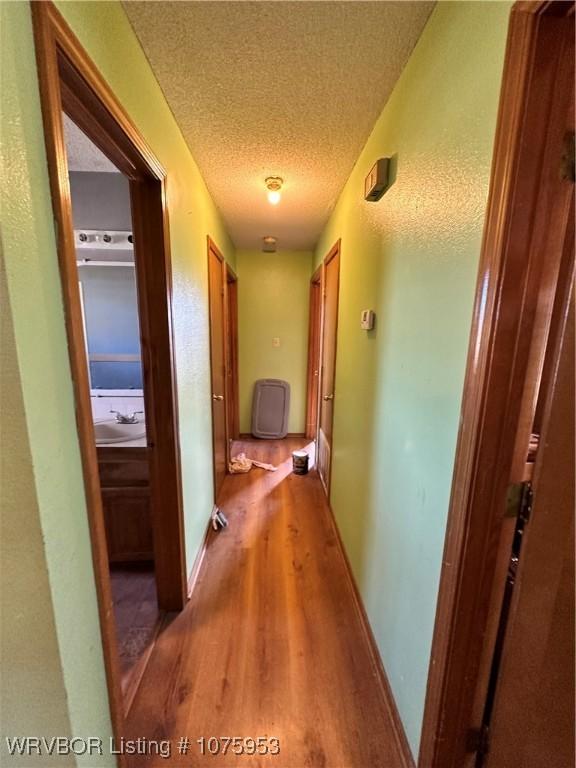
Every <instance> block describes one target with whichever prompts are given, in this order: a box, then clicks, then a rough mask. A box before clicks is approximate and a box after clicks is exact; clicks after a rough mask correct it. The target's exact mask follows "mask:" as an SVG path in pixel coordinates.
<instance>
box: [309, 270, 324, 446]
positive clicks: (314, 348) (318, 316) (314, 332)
mask: <svg viewBox="0 0 576 768" xmlns="http://www.w3.org/2000/svg"><path fill="white" fill-rule="evenodd" d="M316 291H319V296H318V306H317V307H316V306H315V292H316ZM316 339H317V344H316ZM321 355H322V265H320V266H319V267H318V269H317V270H316V271H315V272H314V274H313V275H312V279H311V280H310V310H309V320H308V372H307V377H306V378H307V386H306V437H307V438H308V439H310V440H316V438H317V432H318V406H319V402H320V400H319V397H320V368H321V365H322V357H321ZM315 370H317V371H318V375H316V376H315V375H314V371H315Z"/></svg>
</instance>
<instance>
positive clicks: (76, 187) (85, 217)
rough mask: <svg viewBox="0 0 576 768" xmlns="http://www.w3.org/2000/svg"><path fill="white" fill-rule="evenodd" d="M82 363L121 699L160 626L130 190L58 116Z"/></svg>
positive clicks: (115, 170)
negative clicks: (71, 230)
mask: <svg viewBox="0 0 576 768" xmlns="http://www.w3.org/2000/svg"><path fill="white" fill-rule="evenodd" d="M62 119H63V125H64V136H65V142H66V155H67V158H68V178H69V182H70V200H71V205H72V221H73V225H74V246H75V250H76V264H77V267H78V288H79V292H80V305H81V309H82V324H83V332H84V339H85V348H86V366H87V372H88V379H89V385H90V402H91V411H92V422H93V425H94V438H95V443H96V452H97V456H98V471H99V477H100V490H101V497H102V507H103V512H104V528H105V533H106V550H107V554H108V563H109V569H110V583H111V589H112V604H113V608H114V618H115V623H116V638H117V645H118V657H119V662H120V671H121V676H122V690H123V693H124V696H125V697H126V698H128V699H129V700H131V698H132V694H133V692H134V691H135V682H136V681H137V679H138V676H139V675H138V673H139V670H140V669H141V668H142V666H143V662H144V659H145V657H146V655H147V653H148V652H149V650H150V649H151V647H152V645H153V642H154V639H155V636H156V634H157V632H158V630H159V627H160V624H161V612H160V611H159V607H158V595H157V589H156V575H155V570H154V533H153V529H152V510H151V497H150V458H151V455H150V454H151V449H150V448H149V446H148V440H147V433H146V410H147V409H146V403H147V401H148V398H147V397H145V391H144V381H143V375H142V355H141V349H142V344H141V336H142V328H141V323H140V314H139V308H138V290H137V274H136V271H137V266H136V260H135V256H134V237H133V232H132V209H131V204H130V184H129V181H128V179H127V178H126V177H125V176H124V175H123V174H122V173H120V171H119V169H118V168H117V167H116V166H115V165H114V164H113V163H112V162H110V160H108V158H107V157H106V156H105V155H104V154H103V153H102V152H101V151H100V150H99V149H98V147H97V146H96V145H95V144H93V143H92V142H91V141H90V139H89V138H88V137H87V136H86V134H85V133H84V132H83V131H82V130H81V129H80V128H79V127H78V126H77V125H76V124H75V123H74V122H73V121H72V120H71V119H70V118H69V117H68V115H66V114H65V113H63V115H62Z"/></svg>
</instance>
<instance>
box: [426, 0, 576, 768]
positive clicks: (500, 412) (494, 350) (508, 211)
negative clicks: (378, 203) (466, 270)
mask: <svg viewBox="0 0 576 768" xmlns="http://www.w3.org/2000/svg"><path fill="white" fill-rule="evenodd" d="M573 14H574V3H562V2H518V3H516V4H515V6H514V7H513V9H512V11H511V15H510V24H509V30H508V42H507V49H506V56H505V64H504V73H503V81H502V89H501V95H500V106H499V116H498V125H497V130H496V137H495V145H494V157H493V164H492V175H491V183H490V194H489V200H488V206H487V214H486V223H485V229H484V238H483V244H482V250H481V257H480V267H479V274H478V282H477V289H476V297H475V305H474V313H473V323H472V331H471V336H470V345H469V351H468V361H467V369H466V377H465V384H464V394H463V402H462V409H461V418H460V429H459V435H458V443H457V450H456V460H455V468H454V475H453V481H452V494H451V500H450V507H449V514H448V524H447V531H446V539H445V548H444V556H443V565H442V572H441V580H440V590H439V596H438V605H437V611H436V623H435V629H434V637H433V644H432V653H431V660H430V667H429V676H428V687H427V694H426V704H425V711H424V722H423V729H422V739H421V746H420V754H419V760H418V765H419V766H420V768H459V766H461V765H462V764H463V756H464V754H466V753H467V750H466V744H465V740H466V731H467V728H468V727H469V724H470V718H471V713H472V709H473V703H474V697H475V691H476V689H477V686H478V683H479V680H480V677H479V675H480V674H481V669H480V657H481V652H482V648H483V643H484V642H485V640H484V638H485V632H486V630H487V623H488V618H489V606H490V603H491V599H492V590H493V586H494V575H495V570H496V558H497V553H496V552H495V550H496V549H497V544H498V541H499V536H500V532H501V531H502V526H503V512H504V502H505V498H506V491H507V486H508V483H509V481H510V477H511V470H512V467H513V465H514V460H515V450H516V451H517V448H515V442H516V441H515V437H516V434H517V431H518V425H519V423H520V417H521V400H522V397H523V392H524V384H525V381H526V376H527V372H528V363H529V352H530V343H531V338H532V333H533V330H534V327H535V316H536V305H537V301H538V295H539V288H540V285H539V282H538V280H539V275H540V270H541V268H542V267H543V264H544V260H545V254H543V253H542V252H541V251H539V249H538V248H537V247H536V245H537V241H538V236H539V235H540V234H541V232H540V231H539V230H538V231H536V227H535V225H534V220H535V216H533V215H532V214H533V212H534V211H535V208H536V205H537V201H538V194H539V192H540V185H539V179H540V172H541V168H542V164H543V159H544V153H545V151H546V146H547V142H546V139H547V136H548V130H549V110H548V109H547V105H548V104H550V100H551V94H552V92H553V89H554V83H555V74H556V72H557V69H556V67H557V66H559V65H560V54H559V53H558V51H556V50H555V45H554V38H553V36H552V35H551V32H550V27H551V26H552V25H554V24H557V23H559V21H558V19H562V17H566V16H569V15H572V16H573ZM556 47H557V46H556ZM568 64H569V62H568ZM538 65H541V66H540V67H539V66H538ZM559 163H560V158H559ZM572 199H573V198H572ZM534 243H536V245H534ZM524 447H525V448H527V446H524Z"/></svg>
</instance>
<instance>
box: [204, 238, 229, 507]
mask: <svg viewBox="0 0 576 768" xmlns="http://www.w3.org/2000/svg"><path fill="white" fill-rule="evenodd" d="M224 284H225V266H224V259H223V257H222V254H221V253H220V251H219V250H218V249H217V248H216V246H215V245H214V243H213V242H212V241H211V240H210V239H209V240H208V294H209V303H210V309H209V316H210V369H211V384H212V391H211V402H212V446H213V452H214V497H215V499H216V500H217V498H218V493H219V491H220V488H221V487H222V482H223V480H224V477H225V476H226V460H227V435H226V335H225V328H226V325H225V322H226V321H225V303H224V294H225V291H224Z"/></svg>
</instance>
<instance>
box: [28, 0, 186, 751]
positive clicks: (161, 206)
mask: <svg viewBox="0 0 576 768" xmlns="http://www.w3.org/2000/svg"><path fill="white" fill-rule="evenodd" d="M32 13H33V22H34V33H35V42H36V55H37V61H38V71H39V78H40V95H41V104H42V111H43V117H44V133H45V140H46V149H47V158H48V166H49V175H50V184H51V192H52V202H53V209H54V216H55V221H56V224H57V226H56V232H57V235H58V257H59V265H60V275H61V283H62V297H63V304H64V310H65V318H66V330H67V335H68V348H69V357H70V367H71V374H72V380H73V384H74V395H75V402H76V416H77V427H78V438H79V446H80V452H81V458H82V466H83V475H84V485H85V492H86V506H87V512H88V522H89V526H90V536H91V543H92V555H93V564H94V575H95V583H96V588H97V594H98V605H99V613H100V625H101V630H102V647H103V654H104V660H105V664H106V673H107V682H108V692H109V700H110V711H111V717H112V723H113V728H114V733H115V736H116V737H117V738H120V737H122V735H123V733H124V717H125V712H126V711H127V708H128V707H129V705H130V701H131V697H132V695H133V692H134V690H133V689H130V687H129V686H128V687H127V686H126V684H124V686H123V684H122V682H123V681H122V674H121V671H122V668H123V667H124V669H125V670H126V667H127V666H129V665H130V660H129V658H128V656H129V655H130V653H132V654H133V656H134V658H137V657H139V658H140V659H141V660H142V659H145V654H142V653H140V651H142V650H143V649H144V647H147V646H146V644H145V643H143V641H142V638H139V637H136V636H135V635H134V633H132V636H129V637H125V638H124V641H125V643H126V647H125V649H124V653H122V652H121V650H122V649H121V647H120V646H121V643H122V642H123V641H122V640H121V643H120V644H119V642H118V636H117V629H121V628H120V627H119V626H118V625H119V623H120V622H119V620H118V617H119V616H120V615H121V614H120V613H119V610H118V607H119V604H120V603H122V602H123V603H125V604H128V606H129V607H130V609H132V608H133V609H134V612H133V614H132V615H130V616H128V614H129V613H130V611H125V614H124V620H125V623H126V625H127V626H128V627H130V626H132V627H136V628H138V627H140V629H144V630H145V631H146V632H148V633H150V627H151V626H153V627H154V628H157V627H158V622H157V621H156V619H157V618H158V612H159V611H178V610H181V609H182V608H183V607H184V605H185V602H186V599H187V590H186V568H185V554H184V539H183V520H182V492H181V478H180V451H179V441H178V417H177V400H176V376H175V361H174V350H173V342H172V316H171V300H172V299H171V295H172V287H171V272H170V256H169V240H168V228H167V227H168V223H167V216H166V209H165V183H166V178H165V172H164V171H163V169H162V167H161V166H160V164H159V163H158V161H157V160H156V158H155V157H154V156H153V154H152V153H151V151H150V149H149V148H148V146H147V145H146V142H145V141H144V139H143V138H142V136H141V135H140V134H139V132H138V131H137V129H136V127H135V126H134V125H133V124H132V122H131V121H130V119H129V118H128V117H127V115H126V114H125V112H124V111H123V109H122V107H121V106H120V104H119V103H118V102H117V101H116V98H115V96H114V95H113V94H112V92H111V91H110V90H109V88H108V86H107V84H106V82H105V81H104V80H103V78H102V77H101V75H100V74H99V73H98V71H97V70H96V68H95V67H94V65H93V63H92V62H91V61H90V59H89V58H88V56H87V54H86V52H85V51H84V50H83V49H82V47H81V46H80V44H79V42H78V40H77V39H76V38H75V36H74V35H73V33H72V32H71V30H70V29H69V28H68V26H67V25H66V24H65V22H64V21H63V19H62V17H61V16H60V14H59V13H58V11H57V9H56V8H55V7H54V6H53V5H52V4H50V3H35V4H33V6H32ZM67 132H68V133H70V132H72V133H73V135H74V136H75V137H76V140H77V141H78V142H80V143H84V146H85V148H86V147H88V148H89V149H90V151H92V152H93V153H95V157H96V158H97V159H98V161H99V162H102V163H104V164H105V165H106V164H108V166H109V167H108V168H107V169H100V172H101V174H106V173H107V174H108V178H107V180H106V179H104V178H102V176H99V177H98V178H97V177H96V176H90V175H88V176H87V177H84V178H82V177H78V176H75V174H76V173H83V171H82V170H74V168H73V166H72V164H71V163H70V158H71V156H72V154H73V144H74V141H73V139H72V140H71V139H70V137H69V136H67ZM94 162H95V160H94ZM110 166H111V167H110ZM112 179H113V181H112ZM102 185H104V188H105V190H104V192H103V194H102V195H101V197H103V198H105V199H104V200H103V202H105V203H106V206H108V208H109V209H110V210H109V211H108V214H109V215H112V214H113V215H115V216H116V217H117V218H116V219H114V220H112V219H111V220H110V221H107V222H104V221H103V220H101V221H100V222H99V221H95V220H88V219H83V218H82V216H84V214H86V210H85V209H83V202H82V200H84V199H88V200H90V195H87V196H86V194H85V192H82V188H83V187H90V188H91V189H92V192H94V191H95V190H96V188H98V187H100V188H101V189H102V188H103V186H102ZM94 199H95V197H94V195H92V203H91V204H90V205H89V206H88V210H89V212H90V213H91V215H92V214H94V205H93V202H94ZM122 216H123V218H122ZM118 217H119V218H118ZM79 262H80V266H79ZM112 275H114V278H113V279H111V276H112ZM112 294H114V296H115V299H116V308H115V310H114V312H115V313H116V314H114V313H112V312H111V311H109V310H110V307H111V304H112V303H113V302H112V301H111V299H112V298H113V296H112ZM104 299H106V303H105V304H103V300H104ZM112 314H114V318H115V319H114V321H113V322H112V321H111V316H107V315H112ZM105 328H108V329H109V330H110V334H109V338H106V336H105V335H104V336H103V335H102V332H103V329H105ZM120 331H121V333H120ZM112 338H113V339H114V343H110V344H108V342H111V339H112ZM110 392H112V393H113V395H110V394H109V393H110ZM95 393H96V394H95ZM120 393H121V394H120ZM111 410H114V411H117V412H118V413H115V414H111V413H110V411H111ZM139 411H144V412H145V413H143V414H141V413H139ZM104 449H105V451H104ZM103 453H105V454H106V455H105V456H103ZM146 510H147V511H148V515H146ZM146 519H147V520H148V522H147V524H146ZM151 563H153V570H152V569H151V567H150V564H151ZM121 568H124V569H125V571H126V572H125V573H122V572H120V575H119V576H118V578H115V575H114V572H112V574H111V570H112V571H114V570H115V569H118V570H119V571H121ZM130 572H131V573H130ZM115 582H117V583H115ZM114 598H116V599H114ZM115 603H116V605H115ZM114 609H116V610H114ZM121 610H122V609H121ZM145 615H147V617H148V618H146V619H144V616H145ZM149 640H150V635H149V636H148V641H149ZM130 645H131V648H130ZM148 645H149V642H148ZM133 666H135V665H133ZM123 688H124V691H123Z"/></svg>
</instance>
